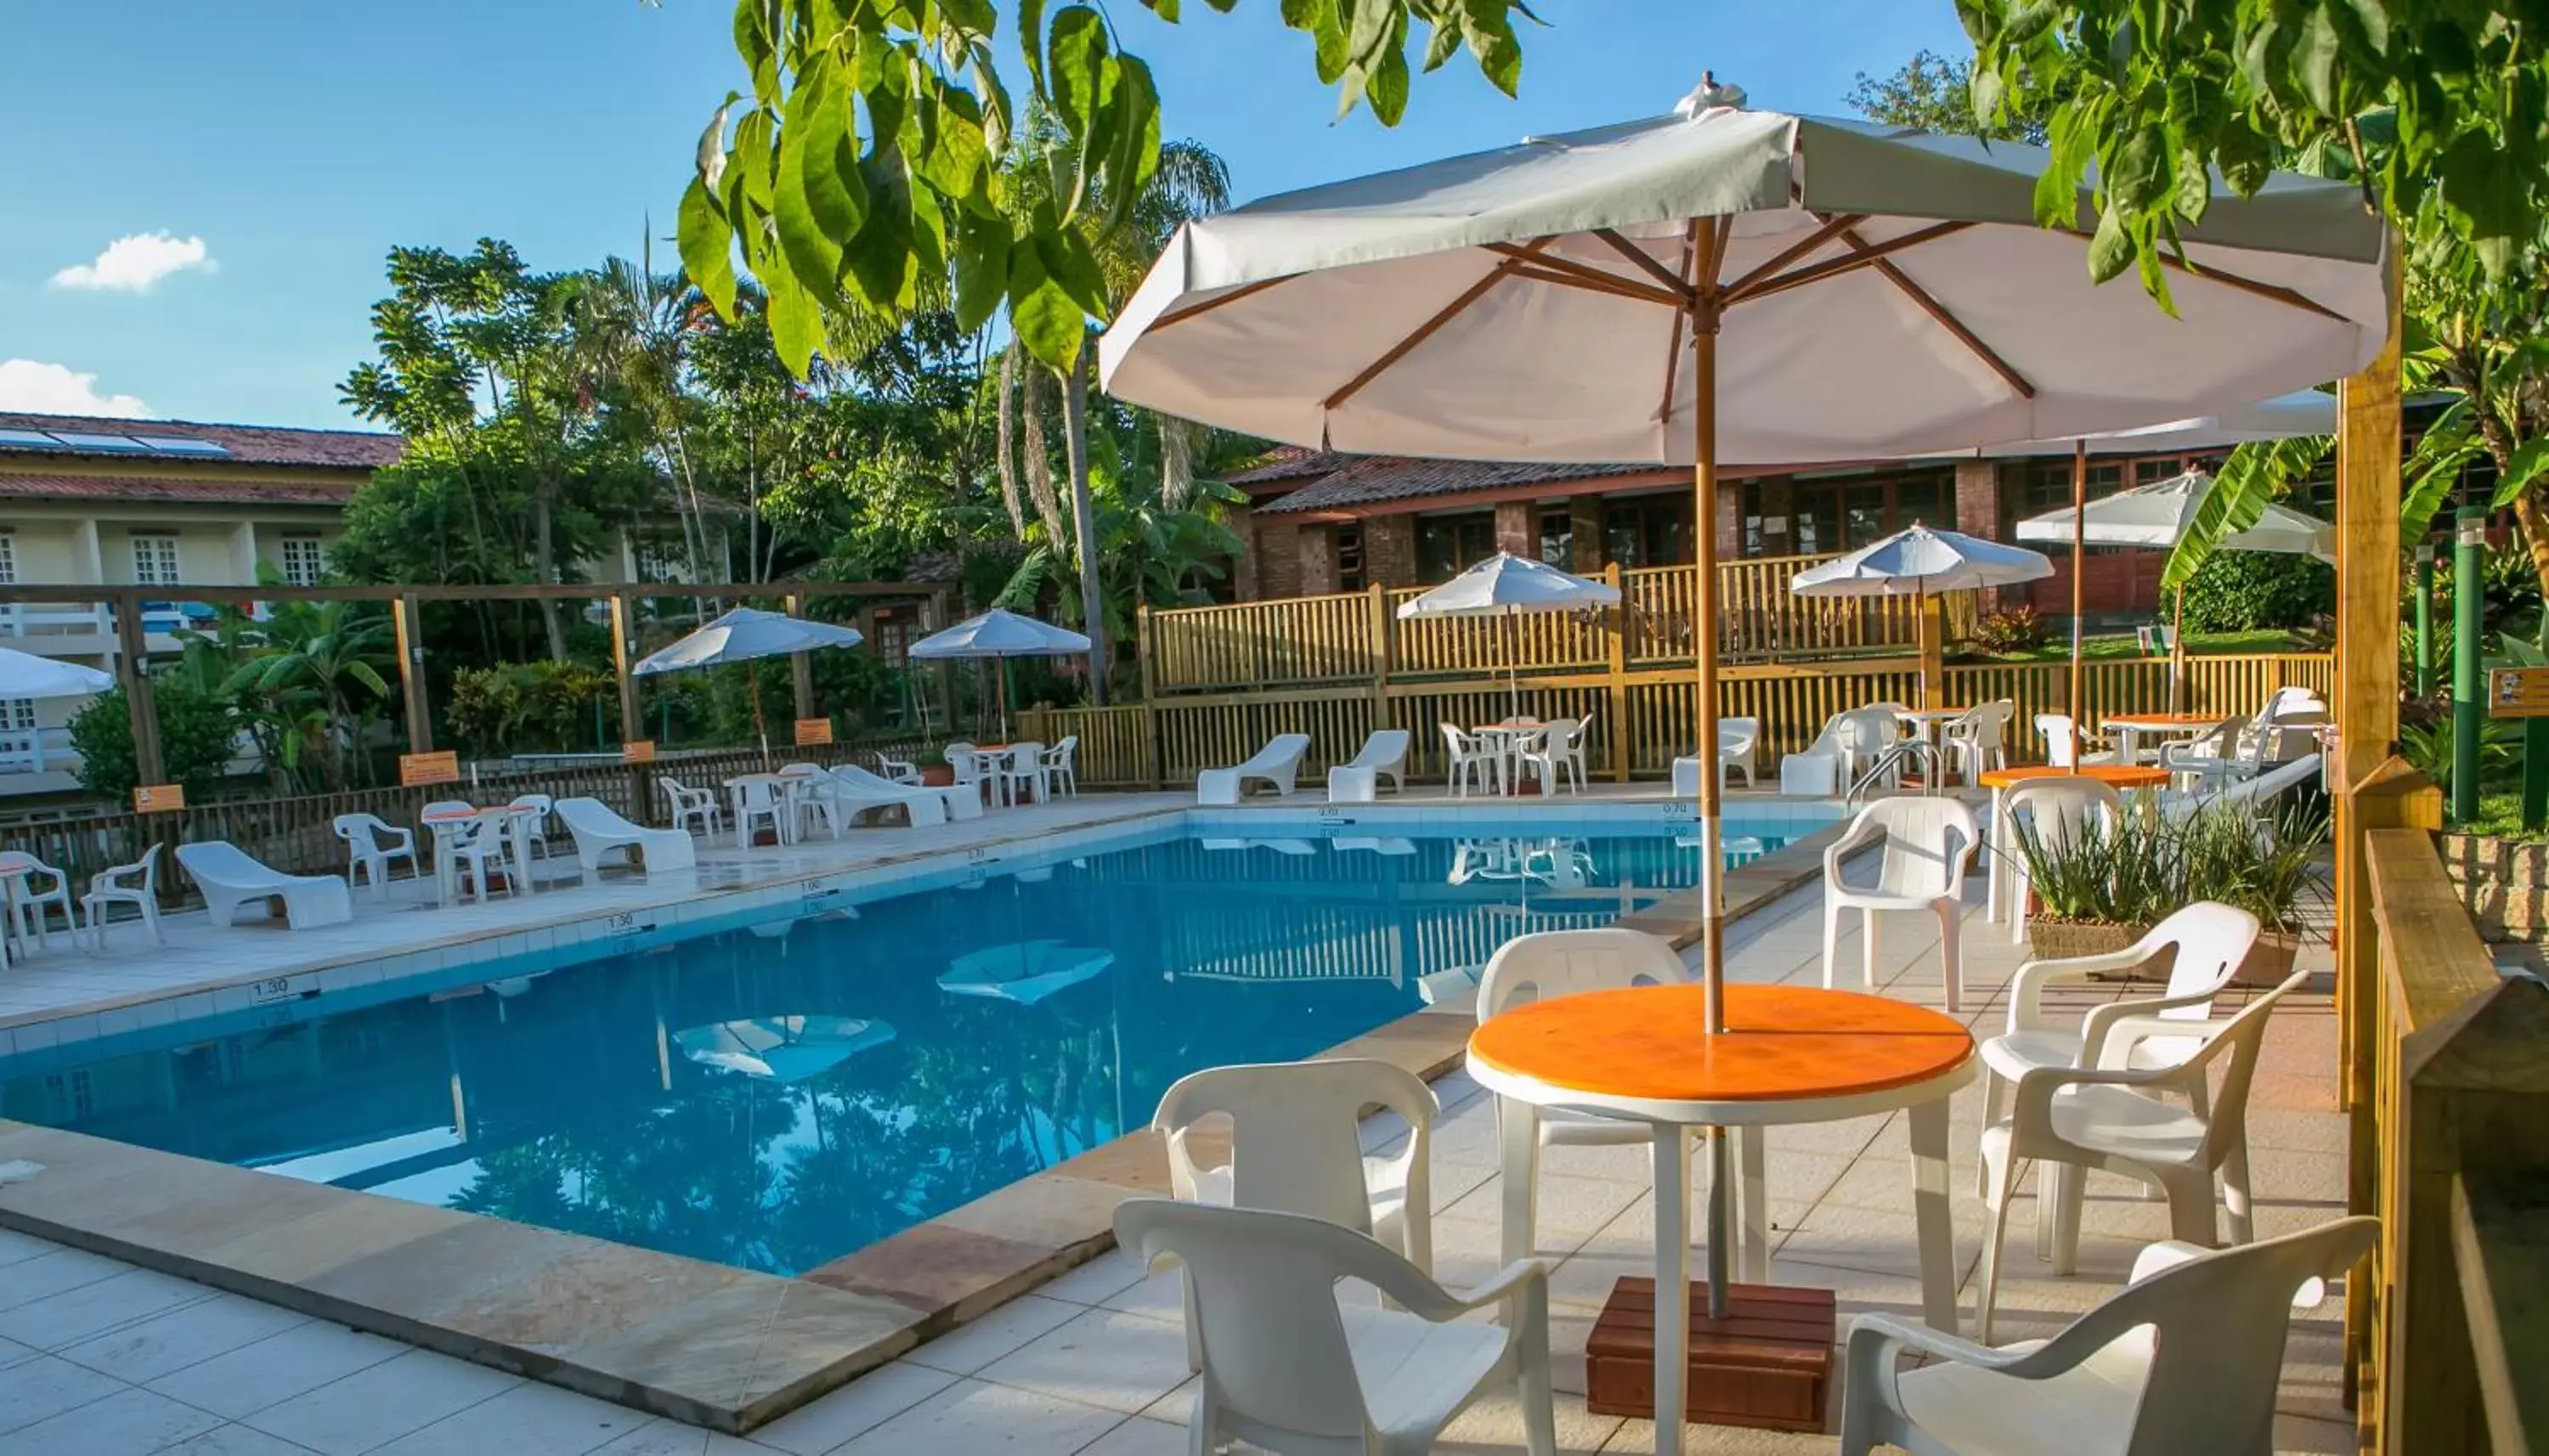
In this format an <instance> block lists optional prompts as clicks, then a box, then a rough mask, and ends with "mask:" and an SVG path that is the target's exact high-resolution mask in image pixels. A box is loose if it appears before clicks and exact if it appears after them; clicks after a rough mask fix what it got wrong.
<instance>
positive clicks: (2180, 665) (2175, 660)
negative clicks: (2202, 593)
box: [2168, 582, 2186, 713]
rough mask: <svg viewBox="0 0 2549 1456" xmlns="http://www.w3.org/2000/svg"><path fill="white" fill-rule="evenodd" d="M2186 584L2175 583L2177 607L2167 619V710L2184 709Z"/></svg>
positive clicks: (2174, 711)
mask: <svg viewBox="0 0 2549 1456" xmlns="http://www.w3.org/2000/svg"><path fill="white" fill-rule="evenodd" d="M2185 698H2186V584H2185V583H2184V582H2180V583H2178V584H2177V609H2176V610H2175V611H2174V612H2172V613H2170V615H2169V619H2168V710H2169V711H2170V712H2172V713H2182V712H2184V711H2186V701H2185Z"/></svg>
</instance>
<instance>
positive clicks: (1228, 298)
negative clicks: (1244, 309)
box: [1151, 273, 1301, 332]
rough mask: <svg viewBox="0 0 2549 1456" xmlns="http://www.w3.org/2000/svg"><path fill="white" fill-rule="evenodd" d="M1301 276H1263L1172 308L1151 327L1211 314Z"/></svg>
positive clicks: (1296, 274)
mask: <svg viewBox="0 0 2549 1456" xmlns="http://www.w3.org/2000/svg"><path fill="white" fill-rule="evenodd" d="M1300 276H1301V275H1300V274H1298V273H1285V274H1281V275H1279V276H1277V277H1274V278H1261V279H1259V280H1257V281H1256V282H1255V283H1243V284H1241V285H1240V286H1239V287H1237V288H1234V289H1232V290H1231V291H1230V292H1228V293H1226V294H1223V295H1221V296H1220V297H1218V298H1209V299H1206V300H1204V301H1203V302H1202V303H1200V304H1188V305H1186V306H1185V307H1184V308H1182V309H1171V310H1170V311H1169V312H1167V313H1166V314H1163V315H1161V316H1160V321H1159V322H1157V323H1154V324H1152V325H1151V327H1152V329H1153V331H1155V332H1156V331H1157V330H1159V329H1163V328H1166V327H1168V326H1169V325H1170V324H1172V323H1183V322H1185V321H1186V320H1187V319H1189V318H1193V317H1195V316H1196V315H1197V314H1209V313H1211V312H1212V311H1213V310H1215V309H1218V308H1220V307H1221V306H1222V305H1224V304H1235V303H1238V302H1239V301H1240V300H1241V299H1244V298H1247V297H1249V296H1250V295H1252V294H1260V293H1264V292H1265V291H1266V290H1268V289H1270V288H1273V287H1274V286H1275V284H1278V283H1289V282H1291V281H1292V280H1293V279H1295V278H1298V277H1300Z"/></svg>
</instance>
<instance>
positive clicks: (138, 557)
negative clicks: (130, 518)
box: [133, 531, 177, 587]
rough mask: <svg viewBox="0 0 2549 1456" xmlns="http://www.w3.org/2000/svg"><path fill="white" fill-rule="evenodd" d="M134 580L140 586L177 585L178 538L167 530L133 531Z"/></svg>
mask: <svg viewBox="0 0 2549 1456" xmlns="http://www.w3.org/2000/svg"><path fill="white" fill-rule="evenodd" d="M133 582H134V585H135V586H138V587H174V586H176V585H177V538H176V536H174V535H173V534H169V533H166V532H149V533H144V532H141V531H136V532H134V533H133Z"/></svg>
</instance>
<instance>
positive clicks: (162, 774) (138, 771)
mask: <svg viewBox="0 0 2549 1456" xmlns="http://www.w3.org/2000/svg"><path fill="white" fill-rule="evenodd" d="M108 605H109V607H110V608H111V609H112V610H113V611H114V613H115V676H116V677H117V678H119V679H121V680H122V685H123V687H124V710H125V712H126V713H127V715H129V717H130V719H131V722H132V725H133V775H134V782H136V783H164V782H166V781H167V776H168V771H167V770H166V768H165V767H163V766H162V765H161V763H160V760H159V708H158V703H157V701H156V699H155V698H154V697H153V696H152V694H151V691H150V675H149V674H147V673H145V672H143V671H142V667H143V664H144V662H145V661H146V660H147V658H148V656H149V651H148V643H147V642H146V640H145V639H144V636H143V633H142V594H141V593H140V592H120V593H118V594H117V595H116V596H114V598H113V599H112V600H110V601H109V603H108Z"/></svg>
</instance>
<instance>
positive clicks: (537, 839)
mask: <svg viewBox="0 0 2549 1456" xmlns="http://www.w3.org/2000/svg"><path fill="white" fill-rule="evenodd" d="M506 807H507V808H510V809H519V810H520V811H522V812H523V813H524V814H526V815H528V816H529V822H527V823H525V824H523V825H522V846H523V849H522V853H523V855H524V856H525V857H526V858H525V863H524V864H523V865H522V879H523V882H524V883H528V882H529V880H530V877H531V866H530V865H529V864H528V863H527V862H528V861H529V860H545V859H547V858H549V814H550V813H551V811H553V810H555V809H556V808H557V800H556V799H555V798H553V797H551V796H550V795H548V794H544V793H520V794H516V795H514V797H513V800H512V802H510V803H508V804H507V805H506Z"/></svg>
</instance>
